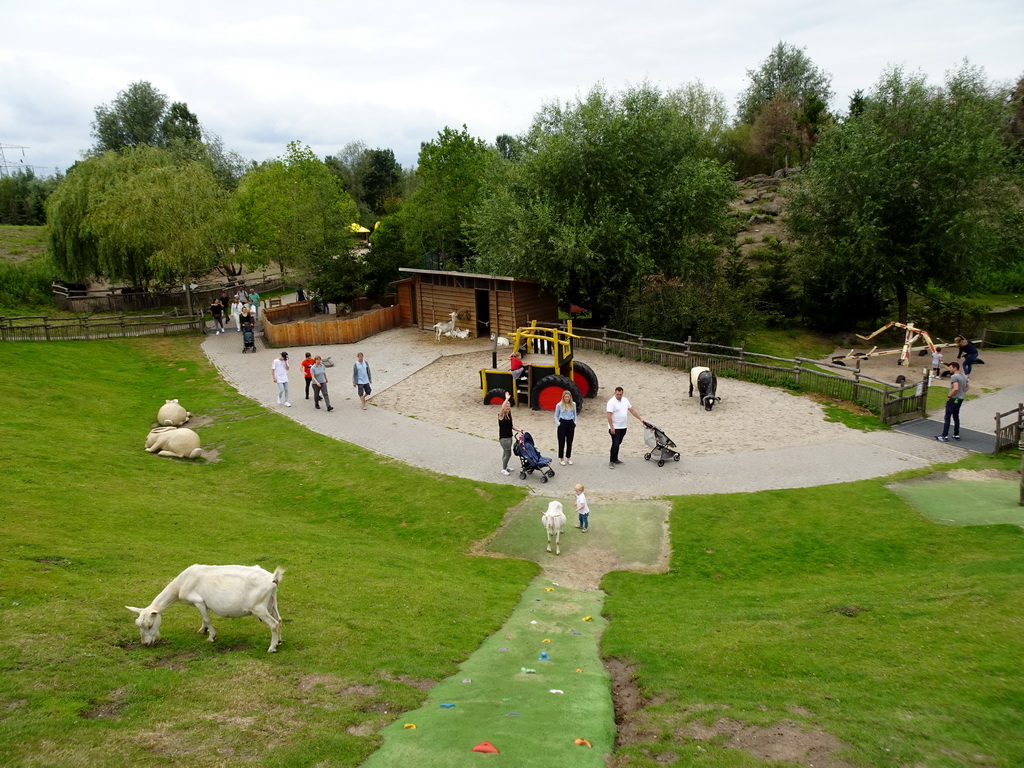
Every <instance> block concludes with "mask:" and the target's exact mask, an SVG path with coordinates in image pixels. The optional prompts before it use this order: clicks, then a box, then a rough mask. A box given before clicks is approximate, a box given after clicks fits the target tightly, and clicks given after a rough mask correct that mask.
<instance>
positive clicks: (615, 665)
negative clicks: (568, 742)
mask: <svg viewBox="0 0 1024 768" xmlns="http://www.w3.org/2000/svg"><path fill="white" fill-rule="evenodd" d="M604 668H605V669H606V670H608V675H609V676H610V677H611V680H612V703H613V705H614V706H615V748H616V749H621V748H622V747H628V746H630V745H632V744H642V743H645V742H648V741H651V740H652V739H653V738H654V737H655V735H656V734H655V732H654V731H651V730H647V729H646V728H645V727H644V723H643V718H642V717H640V716H639V715H640V713H641V712H642V711H643V709H644V707H645V706H646V702H645V700H644V695H643V692H641V690H640V686H638V685H637V684H636V667H635V666H633V665H632V664H630V663H629V662H627V661H624V660H622V659H614V658H610V659H605V660H604Z"/></svg>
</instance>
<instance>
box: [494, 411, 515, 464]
mask: <svg viewBox="0 0 1024 768" xmlns="http://www.w3.org/2000/svg"><path fill="white" fill-rule="evenodd" d="M510 397H511V396H510V395H509V394H508V393H506V394H505V402H504V403H502V404H501V408H500V409H499V410H498V442H499V443H500V444H501V451H502V454H501V474H503V475H508V474H511V472H509V469H508V460H509V459H511V458H512V431H513V430H514V429H515V427H514V426H512V403H511V402H509V398H510Z"/></svg>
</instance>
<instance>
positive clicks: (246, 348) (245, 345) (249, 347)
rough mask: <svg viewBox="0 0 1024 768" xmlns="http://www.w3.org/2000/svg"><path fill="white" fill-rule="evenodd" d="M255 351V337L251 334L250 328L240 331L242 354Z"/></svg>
mask: <svg viewBox="0 0 1024 768" xmlns="http://www.w3.org/2000/svg"><path fill="white" fill-rule="evenodd" d="M255 351H256V335H255V334H254V333H253V332H252V328H246V329H245V330H244V331H242V354H243V355H244V354H245V353H246V352H255Z"/></svg>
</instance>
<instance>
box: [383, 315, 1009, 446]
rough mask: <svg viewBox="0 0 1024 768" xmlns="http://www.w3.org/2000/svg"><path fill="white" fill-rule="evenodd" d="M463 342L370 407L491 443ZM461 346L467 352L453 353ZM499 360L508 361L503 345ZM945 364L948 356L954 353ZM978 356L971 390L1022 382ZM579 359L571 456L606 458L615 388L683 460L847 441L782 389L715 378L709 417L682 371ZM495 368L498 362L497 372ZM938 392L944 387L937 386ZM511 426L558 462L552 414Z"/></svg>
mask: <svg viewBox="0 0 1024 768" xmlns="http://www.w3.org/2000/svg"><path fill="white" fill-rule="evenodd" d="M407 341H408V340H407ZM413 343H414V344H417V345H418V344H427V345H431V346H434V345H435V341H434V338H433V336H430V337H429V338H427V336H426V335H420V336H419V337H418V338H416V339H415V341H414V342H413ZM444 343H445V342H442V344H444ZM461 344H462V346H459V347H456V346H454V345H452V344H448V346H447V347H445V349H444V354H445V356H444V357H442V358H440V359H438V360H435V361H434V362H432V363H430V364H429V365H427V366H426V367H424V368H422V369H420V370H418V371H417V372H415V373H413V374H412V375H411V376H409V377H408V378H406V379H404V380H402V381H399V382H397V383H395V384H393V385H390V386H388V387H387V388H386V389H382V390H381V391H379V392H377V393H375V394H374V396H373V402H374V404H375V405H378V406H380V407H382V408H385V409H387V410H390V411H394V412H396V413H400V414H402V415H405V416H410V417H413V418H416V419H420V420H423V421H426V422H429V423H432V424H436V425H439V426H443V427H447V428H449V429H454V430H457V431H459V432H464V433H467V434H470V435H476V436H478V437H483V438H486V439H497V431H498V428H497V423H496V419H497V410H498V409H497V407H493V406H492V407H487V406H484V405H483V404H482V401H483V393H482V392H481V389H480V374H479V370H480V368H482V367H490V359H491V356H490V345H489V343H487V342H485V341H477V340H469V341H468V342H462V343H461ZM435 349H436V347H435ZM462 349H465V350H467V351H465V352H461V351H460V350H462ZM499 354H500V355H502V356H505V355H507V348H506V349H503V350H502V351H501V352H499ZM947 357H948V359H955V355H954V356H952V357H949V356H947ZM982 357H983V358H986V357H987V358H989V360H990V362H988V363H986V365H981V366H977V368H975V372H974V374H973V375H972V377H971V382H972V386H974V387H975V388H976V391H979V392H980V388H985V389H998V388H1001V387H1003V386H1007V385H1009V384H1015V383H1018V382H1019V381H1020V380H1021V379H1022V378H1024V375H1022V374H1024V353H1021V352H986V353H983V355H982ZM577 359H579V360H581V361H582V362H584V363H587V364H588V365H590V366H591V367H592V368H593V369H594V371H595V372H596V373H597V376H598V379H599V381H600V391H599V392H598V396H597V397H596V398H594V399H588V400H586V403H585V406H584V408H583V410H582V411H581V413H580V417H579V426H578V427H577V429H576V441H575V445H574V447H573V453H574V455H578V456H604V455H607V451H608V445H609V438H608V424H607V420H606V417H605V404H606V403H607V401H608V398H610V397H611V396H612V394H613V391H614V388H615V387H616V386H621V387H623V388H624V389H625V396H626V398H627V399H628V400H630V402H631V403H632V404H633V406H634V407H635V408H636V409H637V411H639V412H640V415H641V416H643V417H644V419H646V420H647V421H650V422H652V423H654V424H657V425H658V426H659V427H660V428H661V429H662V431H664V432H665V433H666V434H667V435H668V436H669V437H670V438H671V439H672V440H674V441H675V442H676V444H677V445H680V446H684V448H683V450H682V453H684V455H688V456H709V455H718V454H723V453H725V454H727V453H739V452H745V451H759V450H776V449H779V448H786V447H792V446H807V445H816V444H821V443H827V442H830V441H832V440H833V439H835V438H837V437H839V436H840V435H843V434H847V435H848V434H849V430H848V429H847V428H846V427H844V426H842V425H840V424H836V423H829V422H826V421H825V420H824V414H823V411H822V408H821V406H820V405H819V404H818V403H816V402H814V401H813V400H811V399H810V398H809V397H805V396H799V395H794V394H790V393H789V392H788V391H786V390H783V389H776V388H772V387H765V386H760V385H757V384H751V383H748V382H745V381H738V380H735V379H720V380H719V387H718V394H719V395H720V396H721V398H722V401H721V402H720V403H719V404H718V405H716V406H715V408H714V410H713V411H711V412H710V413H709V412H706V411H704V410H703V409H701V408H700V407H699V406H698V404H697V398H696V397H694V398H690V397H688V392H689V378H688V375H687V374H686V373H685V372H682V371H678V370H674V369H670V368H663V367H660V366H656V365H651V364H648V363H639V362H636V361H634V360H628V359H624V358H620V357H617V356H613V355H605V354H602V353H600V352H595V351H590V350H580V351H578V352H577ZM913 360H914V366H913V367H898V366H897V365H896V361H895V358H892V357H879V358H870V359H868V360H865V361H863V362H862V365H861V369H862V371H863V372H864V373H866V374H868V375H871V376H875V377H878V378H881V379H887V380H890V381H892V380H894V379H895V377H896V376H897V375H899V374H901V373H903V374H904V375H906V376H907V377H908V379H909V378H910V376H911V375H914V376H916V375H918V373H919V368H920V367H921V366H918V365H917V363H916V361H918V360H920V361H922V365H924V364H927V359H926V358H913ZM503 362H504V361H503V359H501V358H500V359H499V365H501V364H503ZM939 385H940V386H946V382H945V380H943V381H942V382H940V384H939ZM512 419H513V423H514V424H515V426H516V427H517V428H519V429H525V430H526V431H528V432H530V433H531V434H533V436H534V439H535V441H536V443H537V445H538V447H539V448H540V450H541V452H542V453H543V454H544V455H546V456H551V457H555V456H557V442H556V438H555V421H554V415H553V414H552V413H550V412H546V411H533V410H530V409H529V408H527V407H525V406H519V407H517V408H514V409H513V412H512ZM629 430H630V433H629V434H628V435H627V437H626V443H625V445H624V450H628V455H630V456H637V455H640V454H642V453H643V451H644V450H645V448H644V445H643V432H642V429H641V426H640V424H639V422H637V421H636V419H633V418H630V424H629Z"/></svg>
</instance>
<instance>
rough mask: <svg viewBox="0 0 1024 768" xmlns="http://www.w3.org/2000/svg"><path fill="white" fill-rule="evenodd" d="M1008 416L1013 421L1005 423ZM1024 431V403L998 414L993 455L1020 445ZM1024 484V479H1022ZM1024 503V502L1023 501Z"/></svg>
mask: <svg viewBox="0 0 1024 768" xmlns="http://www.w3.org/2000/svg"><path fill="white" fill-rule="evenodd" d="M1007 416H1013V420H1012V421H1010V422H1008V423H1005V424H1004V423H1003V419H1005V418H1006V417H1007ZM1022 429H1024V403H1017V407H1016V408H1014V409H1013V410H1012V411H1007V412H1006V413H997V414H996V449H995V451H993V453H999V452H1000V451H1005V450H1008V449H1012V448H1016V447H1017V446H1018V445H1020V437H1021V431H1022ZM1022 482H1024V479H1022ZM1022 501H1024V500H1022Z"/></svg>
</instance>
